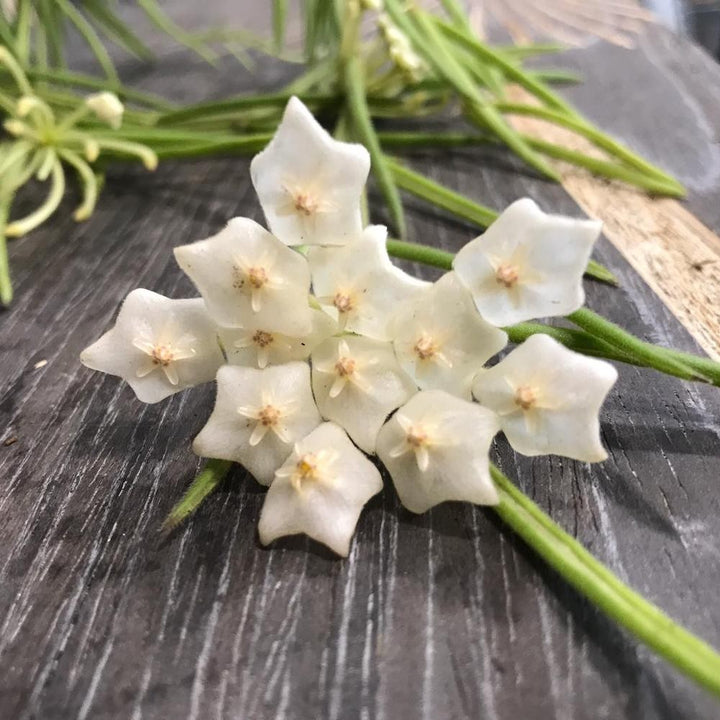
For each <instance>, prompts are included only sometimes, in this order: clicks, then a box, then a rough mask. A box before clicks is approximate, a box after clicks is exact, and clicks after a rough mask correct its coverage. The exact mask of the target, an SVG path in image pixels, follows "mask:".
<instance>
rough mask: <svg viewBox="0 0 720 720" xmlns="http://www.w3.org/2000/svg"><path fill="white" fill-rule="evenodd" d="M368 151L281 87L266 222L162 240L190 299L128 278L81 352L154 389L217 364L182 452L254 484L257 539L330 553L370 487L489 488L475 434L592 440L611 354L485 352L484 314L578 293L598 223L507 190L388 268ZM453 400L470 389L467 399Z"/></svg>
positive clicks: (559, 307)
mask: <svg viewBox="0 0 720 720" xmlns="http://www.w3.org/2000/svg"><path fill="white" fill-rule="evenodd" d="M369 166H370V161H369V157H368V154H367V152H366V150H365V149H364V148H363V147H361V146H358V145H352V144H347V143H341V142H338V141H336V140H334V139H333V138H332V137H330V136H329V135H328V134H327V133H326V132H325V130H323V129H322V127H321V126H320V125H319V124H318V123H317V122H316V121H315V119H314V118H313V117H312V115H311V114H310V112H309V111H308V110H307V109H306V108H305V106H304V105H303V104H302V103H301V102H300V101H299V100H297V99H295V98H293V99H292V100H291V101H290V102H289V104H288V106H287V108H286V111H285V115H284V117H283V121H282V123H281V125H280V127H279V128H278V131H277V134H276V135H275V137H274V139H273V140H272V141H271V142H270V144H269V145H268V146H267V148H266V149H265V150H264V151H263V152H261V153H260V154H259V155H257V156H256V157H255V158H254V160H253V162H252V166H251V175H252V181H253V184H254V186H255V189H256V191H257V193H258V196H259V199H260V202H261V204H262V207H263V210H264V213H265V217H266V219H267V223H268V226H269V229H270V232H268V231H267V230H265V229H264V228H262V227H261V226H260V225H258V224H257V223H255V222H253V221H252V220H249V219H246V218H235V219H233V220H231V221H230V222H229V223H228V225H227V226H226V227H225V228H224V229H223V230H222V231H221V232H219V233H218V234H217V235H214V236H213V237H210V238H208V239H206V240H201V241H199V242H195V243H192V244H190V245H184V246H182V247H178V248H176V249H175V257H176V259H177V262H178V264H179V265H180V267H181V268H182V269H183V270H184V271H185V272H186V273H187V275H188V276H189V277H190V279H191V280H192V281H193V283H194V284H195V286H196V287H197V289H198V291H199V292H200V295H201V296H202V297H201V298H198V299H189V300H170V299H168V298H165V297H162V296H161V295H157V294H156V293H153V292H150V291H149V290H142V289H139V290H135V291H133V292H132V293H130V295H129V296H128V298H127V299H126V300H125V303H124V304H123V306H122V308H121V310H120V313H119V315H118V318H117V322H116V324H115V326H114V328H113V329H111V330H110V331H109V332H107V333H106V334H105V335H104V336H103V337H101V338H100V339H99V340H98V341H97V342H96V343H94V344H93V345H91V346H90V347H89V348H87V349H86V350H85V351H84V352H83V354H82V362H83V363H84V364H85V365H87V366H88V367H90V368H93V369H96V370H101V371H104V372H107V373H111V374H114V375H118V376H120V377H122V378H124V379H125V380H127V381H128V383H129V384H130V386H131V387H132V388H133V390H134V391H135V393H136V394H137V396H138V398H139V399H140V400H142V401H145V402H157V401H159V400H162V399H163V398H166V397H168V396H169V395H171V394H173V393H175V392H178V391H179V390H182V389H184V388H187V387H191V386H193V385H197V384H199V383H204V382H207V381H210V380H212V379H216V381H217V399H216V402H215V407H214V409H213V411H212V414H211V416H210V418H209V419H208V421H207V424H206V425H205V427H204V428H203V429H202V430H201V432H200V433H199V435H198V436H197V437H196V438H195V441H194V444H193V448H194V450H195V452H196V453H197V454H198V455H201V456H203V457H209V458H219V459H224V460H233V461H237V462H239V463H241V464H242V465H244V466H245V467H246V468H247V469H248V470H249V471H250V472H251V473H252V474H253V475H254V476H255V478H256V479H257V480H258V482H260V483H262V484H263V485H267V486H269V490H268V492H267V495H266V499H265V503H264V505H263V509H262V513H261V516H260V523H259V534H260V541H261V542H262V543H263V544H267V543H270V542H271V541H273V540H274V539H275V538H277V537H280V536H284V535H290V534H295V533H306V534H307V535H309V536H310V537H312V538H314V539H316V540H318V541H320V542H322V543H324V544H326V545H327V546H328V547H330V548H332V549H333V550H334V551H335V552H337V553H338V554H340V555H347V553H348V550H349V544H350V540H351V538H352V534H353V532H354V529H355V525H356V523H357V520H358V517H359V515H360V512H361V510H362V507H363V506H364V505H365V503H366V502H367V501H368V500H369V499H370V498H371V497H372V496H373V495H375V494H376V493H378V492H379V491H380V490H381V489H382V480H381V475H380V472H379V471H378V468H377V466H376V463H374V462H372V461H371V460H370V459H369V457H368V456H371V457H372V456H375V455H376V456H377V457H378V458H379V459H380V460H381V461H382V463H383V464H384V466H385V467H386V468H387V470H388V472H389V474H390V477H391V478H392V481H393V483H394V485H395V488H396V490H397V492H398V495H399V497H400V500H401V501H402V503H403V505H405V507H407V508H408V509H409V510H411V511H412V512H416V513H422V512H425V511H426V510H428V509H429V508H431V507H433V506H434V505H437V504H438V503H441V502H444V501H446V500H465V501H469V502H473V503H479V504H493V503H497V502H498V493H497V491H496V488H495V486H494V485H493V481H492V479H491V476H490V472H489V450H490V446H491V443H492V442H493V438H494V437H495V435H496V434H497V433H498V432H499V431H502V432H504V434H505V436H506V438H507V440H508V442H509V443H510V444H511V445H512V447H513V448H515V450H517V451H518V452H521V453H524V454H526V455H538V454H543V453H557V454H561V455H565V456H567V457H571V458H575V459H578V460H582V461H598V460H602V459H603V458H604V457H605V452H604V450H603V447H602V445H601V443H600V439H599V423H598V412H599V409H600V406H601V404H602V402H603V400H604V398H605V396H606V394H607V392H608V391H609V389H610V387H611V386H612V384H613V383H614V381H615V379H616V372H615V370H614V368H613V367H612V366H611V365H609V364H608V363H605V362H603V361H600V360H596V359H592V358H588V357H585V356H582V355H579V354H577V353H574V352H572V351H570V350H568V349H566V348H565V347H564V346H562V345H560V344H558V343H557V342H556V341H554V340H553V339H551V338H550V337H548V336H546V335H533V336H531V337H530V338H529V339H528V340H527V341H526V342H524V343H523V344H522V345H520V346H518V347H517V348H516V349H514V350H512V351H511V352H510V353H509V354H507V355H506V356H505V357H504V359H502V360H500V361H499V362H498V363H496V364H495V365H493V366H492V367H486V363H487V361H488V360H490V359H491V358H492V357H493V356H495V355H496V354H497V353H499V352H500V351H501V350H503V348H504V347H505V345H506V343H507V335H506V333H505V332H504V331H503V330H502V329H501V328H502V326H504V325H508V324H511V323H515V322H519V321H523V320H528V319H532V318H537V317H541V316H542V317H546V316H551V315H563V314H566V313H569V312H572V311H573V310H576V309H577V308H578V307H580V306H581V305H582V303H583V300H584V296H583V291H582V284H581V278H582V274H583V271H584V268H585V266H586V264H587V261H588V258H589V255H590V251H591V248H592V245H593V243H594V241H595V239H596V238H597V236H598V234H599V230H600V227H599V224H598V223H596V222H593V221H578V220H572V219H568V218H562V217H556V216H550V215H545V214H544V213H542V212H541V211H540V210H539V208H538V207H537V206H536V205H535V203H534V202H532V201H531V200H527V199H526V200H520V201H518V202H516V203H514V204H513V205H511V206H510V207H509V208H508V209H507V210H506V211H505V212H504V213H503V214H502V215H501V217H500V218H499V219H498V220H497V221H496V222H495V223H494V224H493V225H492V226H491V227H490V228H489V229H488V230H487V232H486V233H485V234H484V235H482V236H481V237H479V238H477V239H475V240H473V241H472V242H470V243H468V244H467V245H466V246H465V247H464V248H463V249H462V250H461V251H460V253H459V254H458V255H457V258H456V261H455V264H454V270H453V271H451V272H448V273H446V274H445V275H443V276H442V277H441V278H440V279H439V280H438V281H437V282H435V283H427V282H423V281H420V280H417V279H415V278H413V277H411V276H409V275H408V274H406V273H404V272H403V271H401V270H400V269H398V268H396V267H395V266H393V264H392V263H391V262H390V259H389V257H388V255H387V251H386V247H385V241H386V230H385V228H384V227H380V226H370V227H365V228H363V226H362V218H361V210H360V208H361V196H362V193H363V188H364V185H365V182H366V179H367V174H368V171H369ZM473 398H474V399H475V401H473Z"/></svg>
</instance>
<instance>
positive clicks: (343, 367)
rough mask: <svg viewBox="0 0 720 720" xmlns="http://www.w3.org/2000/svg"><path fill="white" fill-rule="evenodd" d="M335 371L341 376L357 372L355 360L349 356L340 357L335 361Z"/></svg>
mask: <svg viewBox="0 0 720 720" xmlns="http://www.w3.org/2000/svg"><path fill="white" fill-rule="evenodd" d="M335 372H336V373H337V374H338V375H339V376H340V377H348V376H350V375H352V374H353V373H354V372H355V361H354V360H353V359H352V358H349V357H341V358H338V361H337V362H336V363H335Z"/></svg>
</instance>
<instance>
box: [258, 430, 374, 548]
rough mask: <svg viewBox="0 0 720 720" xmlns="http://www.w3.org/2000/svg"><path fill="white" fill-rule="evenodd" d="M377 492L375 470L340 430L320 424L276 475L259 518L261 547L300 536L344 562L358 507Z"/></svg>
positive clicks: (358, 513) (357, 515) (298, 446)
mask: <svg viewBox="0 0 720 720" xmlns="http://www.w3.org/2000/svg"><path fill="white" fill-rule="evenodd" d="M382 487H383V483H382V479H381V477H380V473H379V472H378V469H377V468H376V467H375V465H373V464H372V463H371V462H370V461H369V460H368V459H367V458H366V457H365V456H364V455H363V454H362V453H361V452H360V451H359V450H358V449H357V448H356V447H355V446H354V445H353V444H352V443H351V442H350V439H349V438H348V436H347V435H346V434H345V432H344V431H343V430H342V428H340V427H338V426H337V425H335V424H334V423H323V424H322V425H320V427H318V428H315V430H313V431H312V432H311V433H310V434H309V435H308V436H307V437H306V438H304V439H303V440H301V441H300V442H298V443H296V444H295V448H294V450H293V451H292V453H291V455H290V457H289V458H288V459H287V460H286V461H285V463H284V464H283V465H282V467H280V469H279V470H277V472H276V473H275V479H274V480H273V482H272V484H271V485H270V489H269V490H268V493H267V496H266V498H265V503H264V505H263V508H262V512H261V513H260V524H259V528H258V529H259V531H260V542H261V543H262V544H263V545H267V544H269V543H271V542H272V541H273V540H275V539H276V538H279V537H283V536H285V535H296V534H298V533H305V534H306V535H309V536H310V537H311V538H313V539H315V540H317V541H318V542H321V543H323V544H324V545H327V546H328V547H329V548H330V549H331V550H333V551H334V552H336V553H337V554H338V555H342V556H344V557H345V556H347V554H348V552H349V550H350V539H351V538H352V535H353V533H354V532H355V526H356V525H357V521H358V518H359V517H360V512H361V510H362V508H363V505H365V503H366V502H367V501H368V500H369V499H370V498H371V497H372V496H373V495H375V494H377V493H379V492H380V490H382Z"/></svg>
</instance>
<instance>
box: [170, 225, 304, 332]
mask: <svg viewBox="0 0 720 720" xmlns="http://www.w3.org/2000/svg"><path fill="white" fill-rule="evenodd" d="M174 252H175V259H176V260H177V262H178V264H179V265H180V267H181V268H182V269H183V270H184V271H185V272H186V273H187V274H188V276H189V277H190V279H191V280H192V281H193V282H194V283H195V286H196V287H197V289H198V290H199V291H200V294H201V295H202V296H203V299H204V300H205V304H206V305H207V308H208V312H209V313H210V315H212V317H213V318H214V319H215V321H216V322H217V323H218V324H219V325H223V326H225V327H246V326H249V325H254V326H259V325H263V326H265V327H266V328H267V329H269V330H273V331H277V332H280V333H285V334H288V335H302V334H304V333H307V332H310V329H311V324H312V323H311V319H310V306H309V305H308V293H309V291H310V270H309V268H308V264H307V261H306V260H305V258H304V257H303V256H302V255H300V253H297V252H295V251H294V250H290V248H288V247H286V246H285V245H283V244H282V243H281V242H280V241H279V240H278V239H277V238H276V237H274V236H273V235H271V234H270V233H269V232H268V231H267V230H265V229H264V228H262V227H261V226H260V225H258V224H257V223H256V222H254V221H253V220H250V219H248V218H233V219H232V220H231V221H230V222H229V223H228V224H227V226H226V227H225V228H224V229H223V230H221V231H220V232H219V233H218V234H217V235H213V236H212V237H210V238H208V239H207V240H200V241H199V242H194V243H191V244H190V245H182V246H181V247H176V248H175V251H174Z"/></svg>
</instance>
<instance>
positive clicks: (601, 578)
mask: <svg viewBox="0 0 720 720" xmlns="http://www.w3.org/2000/svg"><path fill="white" fill-rule="evenodd" d="M490 471H491V473H492V477H493V480H494V481H495V484H496V486H497V488H498V494H499V495H500V503H499V505H496V506H494V507H493V508H492V509H493V510H494V511H495V512H496V513H497V514H498V515H499V516H500V517H501V518H502V520H503V521H504V522H505V523H506V524H507V525H508V526H509V527H510V528H512V530H513V531H515V532H516V533H517V534H518V535H519V536H520V537H521V538H522V539H523V540H524V541H525V542H526V543H527V544H528V545H529V546H530V547H531V548H532V549H533V550H534V551H535V552H536V553H537V554H538V555H539V556H540V557H541V558H543V560H545V562H547V563H548V564H549V565H550V567H552V568H553V569H554V570H555V571H556V572H557V573H558V574H559V575H560V576H561V577H562V578H563V579H564V580H565V581H566V582H568V583H569V584H570V585H572V586H573V587H574V588H575V589H576V590H577V591H578V592H580V593H581V594H582V595H584V596H585V597H586V598H588V599H589V600H590V601H591V602H592V603H593V604H595V605H596V606H597V607H598V608H600V610H602V611H603V612H604V613H606V614H607V615H608V616H610V617H611V618H612V619H613V620H614V621H615V622H617V623H618V624H619V625H620V626H621V627H624V628H625V629H626V630H627V631H629V632H630V633H631V634H632V635H634V636H635V637H636V638H638V639H639V640H640V641H642V642H644V643H645V644H646V645H647V646H648V647H650V648H652V649H653V650H654V651H655V652H656V653H658V655H660V656H661V657H663V658H664V659H665V660H667V661H668V662H669V663H671V664H672V665H674V666H675V667H676V668H678V669H679V670H680V671H682V672H684V673H685V674H686V675H688V676H689V677H691V678H692V679H693V680H695V681H696V682H697V683H699V684H700V685H702V686H703V687H705V688H706V689H707V690H709V691H710V692H712V693H714V694H715V695H718V696H720V655H718V653H717V652H715V650H713V649H712V648H711V647H710V646H709V645H707V644H706V643H705V642H703V641H702V640H700V639H699V638H697V637H696V636H694V635H692V634H691V633H689V632H688V631H687V630H685V629H683V628H682V627H680V626H679V625H678V624H676V623H675V622H673V620H672V619H671V618H669V617H668V616H667V615H666V614H665V613H664V612H662V611H661V610H660V609H659V608H658V607H656V606H655V605H653V604H652V603H650V602H648V601H647V600H645V598H643V597H642V596H641V595H639V594H638V593H636V592H635V591H634V590H632V589H631V588H629V587H628V586H627V585H625V584H624V583H623V582H622V581H621V580H620V578H618V577H617V576H616V575H615V574H614V573H612V572H611V571H610V570H609V569H608V568H607V567H605V566H604V565H603V564H602V563H600V562H599V561H598V560H596V559H595V558H594V557H593V556H592V555H591V554H590V553H589V552H588V551H587V550H585V548H584V547H583V546H582V545H581V544H580V543H579V542H578V541H577V540H575V538H573V537H571V536H570V535H568V534H567V533H566V532H565V531H564V530H562V528H560V527H559V526H558V525H557V524H556V523H555V522H553V520H552V519H551V518H550V517H548V516H547V515H546V514H545V513H544V512H543V511H542V510H541V509H540V508H539V507H538V506H537V505H536V504H535V503H534V502H533V501H532V500H530V498H528V497H527V496H526V495H525V494H524V493H522V492H521V491H520V490H519V489H518V488H517V487H516V486H515V485H514V484H513V483H512V482H511V481H510V480H509V478H507V477H506V476H505V475H504V474H503V473H502V472H500V470H498V469H497V468H496V467H494V466H491V468H490Z"/></svg>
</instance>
